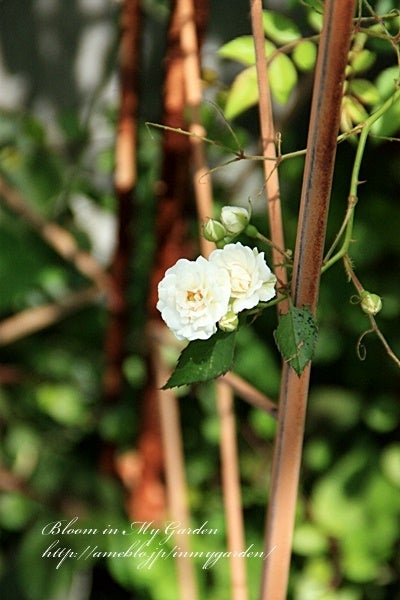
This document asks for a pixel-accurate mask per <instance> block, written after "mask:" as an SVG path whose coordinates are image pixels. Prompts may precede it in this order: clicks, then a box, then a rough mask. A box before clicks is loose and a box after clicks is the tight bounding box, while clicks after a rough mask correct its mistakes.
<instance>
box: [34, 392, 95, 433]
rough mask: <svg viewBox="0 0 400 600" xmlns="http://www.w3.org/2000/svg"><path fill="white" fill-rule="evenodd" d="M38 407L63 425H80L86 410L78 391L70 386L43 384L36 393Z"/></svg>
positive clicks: (84, 419) (83, 420)
mask: <svg viewBox="0 0 400 600" xmlns="http://www.w3.org/2000/svg"><path fill="white" fill-rule="evenodd" d="M36 398H37V403H38V406H39V407H40V408H41V410H42V411H43V412H45V413H47V414H48V415H49V416H50V417H52V418H53V419H54V420H55V421H58V422H59V423H61V424H63V425H81V424H82V423H83V422H85V421H86V418H85V417H86V409H85V406H84V403H83V398H82V396H81V394H80V392H79V390H78V389H77V388H76V387H74V386H72V385H64V384H43V385H41V386H39V388H38V389H37V392H36Z"/></svg>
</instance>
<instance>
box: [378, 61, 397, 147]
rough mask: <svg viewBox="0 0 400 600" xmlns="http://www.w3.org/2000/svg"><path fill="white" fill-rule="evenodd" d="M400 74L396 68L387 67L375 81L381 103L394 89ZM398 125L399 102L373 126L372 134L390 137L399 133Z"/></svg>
mask: <svg viewBox="0 0 400 600" xmlns="http://www.w3.org/2000/svg"><path fill="white" fill-rule="evenodd" d="M399 78H400V73H399V69H398V67H389V68H388V69H385V70H383V71H382V72H381V73H380V74H379V75H378V77H377V78H376V80H375V85H376V87H377V89H378V91H379V94H380V97H381V98H382V101H384V100H386V99H387V98H389V97H390V96H391V95H392V94H393V93H394V92H395V89H396V82H398V81H399ZM399 123H400V100H398V101H397V102H395V103H394V104H393V105H392V106H391V107H390V108H389V110H387V111H386V112H385V114H384V115H382V117H381V118H380V119H378V121H376V123H374V125H373V126H372V132H373V133H374V134H375V135H385V136H391V135H394V134H396V133H397V132H398V131H399Z"/></svg>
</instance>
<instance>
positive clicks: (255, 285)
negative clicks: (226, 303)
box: [209, 242, 276, 313]
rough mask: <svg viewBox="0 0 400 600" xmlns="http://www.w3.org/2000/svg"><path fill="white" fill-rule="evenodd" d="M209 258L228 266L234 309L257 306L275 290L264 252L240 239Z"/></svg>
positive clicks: (222, 265) (274, 279) (271, 296)
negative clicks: (244, 244)
mask: <svg viewBox="0 0 400 600" xmlns="http://www.w3.org/2000/svg"><path fill="white" fill-rule="evenodd" d="M209 261H210V262H211V263H212V264H214V265H216V266H218V267H220V268H225V269H226V270H227V271H228V273H229V278H230V285H231V303H232V306H231V307H232V310H233V311H234V312H235V313H239V312H240V311H242V310H245V309H249V308H254V307H255V306H257V304H258V303H259V302H267V301H268V300H271V298H273V297H274V296H275V294H276V291H275V284H276V277H275V275H274V274H273V273H272V272H271V270H270V268H269V267H268V265H267V263H266V262H265V260H264V252H258V250H257V248H254V249H252V248H250V247H249V246H243V245H242V244H241V243H240V242H237V243H236V244H227V245H226V246H225V247H224V248H222V249H220V250H219V249H218V250H214V251H213V252H212V253H211V254H210V257H209Z"/></svg>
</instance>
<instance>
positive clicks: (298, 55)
mask: <svg viewBox="0 0 400 600" xmlns="http://www.w3.org/2000/svg"><path fill="white" fill-rule="evenodd" d="M292 58H293V62H294V63H295V65H296V67H298V68H299V69H300V70H301V71H310V70H311V69H313V68H314V65H315V61H316V59H317V47H316V45H315V44H314V42H310V40H303V41H302V42H299V43H298V44H297V45H296V47H295V49H294V50H293V53H292Z"/></svg>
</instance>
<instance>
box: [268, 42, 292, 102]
mask: <svg viewBox="0 0 400 600" xmlns="http://www.w3.org/2000/svg"><path fill="white" fill-rule="evenodd" d="M268 76H269V84H270V86H271V92H272V95H273V97H274V98H275V100H276V101H277V102H279V103H280V104H286V102H288V100H289V98H290V94H291V93H292V91H293V88H294V86H295V85H296V83H297V71H296V69H295V67H294V65H293V63H292V61H291V60H290V58H289V57H288V56H286V54H281V53H280V54H278V55H277V56H276V58H274V59H273V60H272V61H271V64H270V65H269V69H268Z"/></svg>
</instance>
